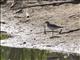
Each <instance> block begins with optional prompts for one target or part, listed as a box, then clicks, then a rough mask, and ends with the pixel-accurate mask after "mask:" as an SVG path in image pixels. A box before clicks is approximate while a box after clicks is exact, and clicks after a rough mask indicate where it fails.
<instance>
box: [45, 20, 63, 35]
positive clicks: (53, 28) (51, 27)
mask: <svg viewBox="0 0 80 60" xmlns="http://www.w3.org/2000/svg"><path fill="white" fill-rule="evenodd" d="M45 23H46V24H47V27H48V28H49V29H51V30H52V36H53V31H54V30H56V29H59V28H63V27H61V26H58V25H55V24H51V23H50V22H49V21H46V22H45ZM61 31H62V29H61ZM61 31H60V32H59V33H61Z"/></svg>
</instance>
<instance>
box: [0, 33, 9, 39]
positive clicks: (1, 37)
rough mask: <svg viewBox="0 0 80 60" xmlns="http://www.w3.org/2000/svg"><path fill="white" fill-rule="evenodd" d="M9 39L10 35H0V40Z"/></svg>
mask: <svg viewBox="0 0 80 60" xmlns="http://www.w3.org/2000/svg"><path fill="white" fill-rule="evenodd" d="M7 38H9V35H7V34H3V33H0V40H3V39H7Z"/></svg>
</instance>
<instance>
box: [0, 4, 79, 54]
mask: <svg viewBox="0 0 80 60" xmlns="http://www.w3.org/2000/svg"><path fill="white" fill-rule="evenodd" d="M27 12H28V13H29V18H27V17H26V13H27ZM0 13H1V14H0V15H1V21H2V22H5V24H1V31H6V32H7V33H8V34H11V35H12V37H11V38H9V39H6V40H1V43H0V44H1V45H2V46H9V47H17V48H38V49H47V50H51V51H57V52H71V53H78V54H80V4H70V3H69V4H62V5H60V6H52V5H50V6H43V7H40V6H38V7H31V8H26V9H23V12H22V13H17V14H15V10H10V9H9V5H7V6H2V7H1V12H0ZM45 21H49V22H50V23H52V24H56V25H60V26H63V28H62V32H63V34H58V32H54V37H53V38H51V36H52V34H51V32H49V31H51V30H50V29H49V28H48V27H47V28H46V30H47V31H48V32H47V33H46V34H44V25H45V23H44V22H45ZM55 31H60V29H59V30H55ZM64 32H65V33H64Z"/></svg>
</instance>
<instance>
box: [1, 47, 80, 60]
mask: <svg viewBox="0 0 80 60" xmlns="http://www.w3.org/2000/svg"><path fill="white" fill-rule="evenodd" d="M0 50H1V60H80V56H79V55H76V54H63V53H57V52H50V51H46V50H38V49H25V48H9V47H0Z"/></svg>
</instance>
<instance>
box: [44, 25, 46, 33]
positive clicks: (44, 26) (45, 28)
mask: <svg viewBox="0 0 80 60" xmlns="http://www.w3.org/2000/svg"><path fill="white" fill-rule="evenodd" d="M44 34H46V27H45V26H44Z"/></svg>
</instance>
